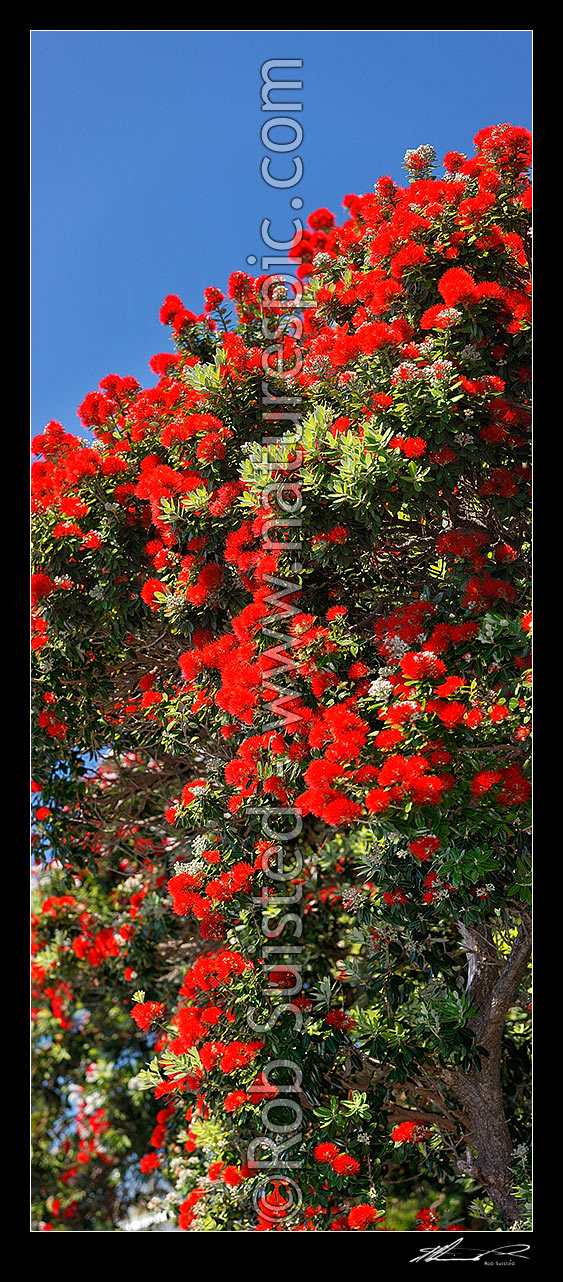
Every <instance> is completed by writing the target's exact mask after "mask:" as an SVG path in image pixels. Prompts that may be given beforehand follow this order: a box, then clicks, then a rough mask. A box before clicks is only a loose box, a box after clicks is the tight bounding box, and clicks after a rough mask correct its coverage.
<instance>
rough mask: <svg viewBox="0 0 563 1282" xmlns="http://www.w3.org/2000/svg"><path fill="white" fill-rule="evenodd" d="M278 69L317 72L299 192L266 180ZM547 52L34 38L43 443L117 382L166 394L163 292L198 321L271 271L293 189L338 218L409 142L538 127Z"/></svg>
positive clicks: (472, 35) (119, 34) (448, 146)
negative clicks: (50, 425)
mask: <svg viewBox="0 0 563 1282" xmlns="http://www.w3.org/2000/svg"><path fill="white" fill-rule="evenodd" d="M270 58H274V59H279V58H301V59H302V60H303V69H302V71H301V72H298V71H288V72H286V73H285V74H286V75H287V76H288V77H289V78H293V77H299V76H300V77H301V79H302V81H303V89H302V91H301V92H300V94H299V95H298V97H299V98H300V100H301V102H302V104H303V108H302V111H301V112H300V113H299V117H298V118H299V120H300V123H301V125H302V128H303V131H304V137H303V142H302V143H301V145H300V147H299V148H298V150H297V151H293V152H292V153H291V156H292V157H294V156H295V155H297V154H299V155H300V156H301V157H302V160H303V165H304V174H303V178H302V180H301V181H300V182H299V184H298V185H297V186H296V187H295V188H294V189H293V190H290V191H287V190H286V191H283V192H282V191H277V190H274V189H273V188H272V187H269V186H268V185H267V184H266V182H265V181H264V179H263V178H262V176H261V173H260V162H261V159H262V157H263V156H264V154H265V148H264V144H263V143H262V142H261V140H260V130H261V128H262V126H263V124H264V120H265V119H268V118H269V113H268V115H266V114H265V113H263V112H262V110H261V105H262V104H261V98H260V88H261V84H262V81H261V76H260V67H261V66H262V64H263V63H264V62H265V61H266V60H267V59H270ZM531 58H532V36H531V32H530V31H412V32H411V31H35V32H33V33H32V37H31V76H32V100H31V112H32V115H31V122H32V133H31V172H32V209H31V271H32V320H31V365H32V377H31V381H32V387H31V426H32V434H34V433H36V432H39V431H41V429H42V428H43V426H44V424H45V423H46V422H47V421H48V420H49V419H51V418H56V419H59V420H60V421H61V422H62V423H63V424H64V426H65V428H66V429H67V430H75V431H79V432H80V431H81V430H82V429H81V428H80V425H79V420H78V418H77V416H76V408H77V406H78V404H79V403H80V401H82V400H83V398H84V396H85V395H86V393H87V392H89V391H91V390H93V389H94V388H96V387H97V385H98V383H99V380H100V379H101V378H103V377H104V376H105V375H106V374H109V373H116V374H120V375H125V374H134V375H135V377H136V378H138V379H139V381H140V382H141V383H143V384H146V385H152V384H153V383H154V382H155V377H154V375H153V374H152V373H151V371H150V370H149V369H148V361H149V359H150V357H151V356H152V355H153V354H154V353H155V352H158V351H162V350H167V349H168V350H169V349H170V346H171V344H170V340H169V331H168V330H165V329H164V328H163V327H162V326H161V325H160V323H159V319H158V311H159V308H160V304H161V303H162V301H163V299H164V297H165V296H166V294H169V293H176V294H179V295H180V296H181V298H182V299H183V302H184V304H185V306H186V307H189V308H191V309H192V310H194V311H195V312H199V311H202V310H203V289H204V288H205V286H206V285H218V286H219V288H222V289H225V286H226V283H227V279H228V276H229V275H230V273H231V271H233V270H235V269H242V270H249V271H250V272H251V273H253V274H257V272H258V270H259V268H254V267H253V266H250V267H248V266H247V263H246V257H247V255H249V254H255V255H260V254H261V253H263V252H264V249H263V246H262V243H261V240H260V225H261V222H262V220H263V219H264V218H270V219H271V220H272V235H273V236H274V237H277V238H279V239H280V240H285V239H287V236H288V235H289V232H290V218H291V217H294V216H295V215H294V214H293V213H290V207H289V200H290V198H291V196H294V195H298V196H299V197H301V198H302V199H303V201H304V207H303V214H304V215H306V214H307V213H308V212H310V211H311V210H312V209H316V208H318V206H320V205H326V206H328V208H329V209H332V210H333V212H334V213H335V215H336V218H337V221H338V222H340V221H342V220H343V217H344V211H343V210H342V204H341V202H342V198H343V196H344V195H345V194H346V193H348V192H355V193H363V192H366V191H369V190H371V189H372V188H373V184H374V182H375V181H376V180H377V178H379V177H380V176H381V175H382V174H390V175H391V176H392V177H393V178H394V179H395V180H396V181H398V182H402V183H404V182H406V177H405V174H404V171H403V170H402V169H401V164H402V159H403V156H404V153H405V151H406V149H407V148H409V147H412V148H414V147H417V146H419V144H420V143H432V144H433V146H434V147H435V148H436V151H437V153H438V157H439V158H440V159H441V158H442V156H443V155H444V153H445V152H446V151H449V150H452V149H454V150H456V151H464V152H466V153H468V154H472V152H473V145H472V138H473V136H474V134H475V133H476V132H477V130H478V129H482V128H483V127H485V126H486V125H492V124H499V123H504V122H507V121H508V122H510V123H512V124H516V125H525V126H526V127H527V128H531ZM278 74H280V73H278ZM292 96H293V97H295V95H292ZM294 116H295V118H297V113H294ZM288 136H289V135H288V134H287V133H284V132H282V131H279V132H278V133H277V134H273V135H272V138H273V139H274V140H277V141H278V142H282V141H284V140H285V139H286V138H287V137H288ZM270 154H271V153H270ZM289 160H290V158H289V156H277V157H275V158H272V172H274V173H279V174H280V176H281V173H282V164H283V166H284V170H283V172H284V173H290V172H291V167H290V163H289ZM278 164H279V169H277V168H275V166H276V165H278Z"/></svg>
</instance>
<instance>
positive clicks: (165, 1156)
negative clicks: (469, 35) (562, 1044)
mask: <svg viewBox="0 0 563 1282" xmlns="http://www.w3.org/2000/svg"><path fill="white" fill-rule="evenodd" d="M475 148H476V150H475V155H474V157H473V158H471V159H467V158H466V157H465V156H464V155H461V154H459V153H457V152H450V153H449V154H448V155H447V156H446V157H445V159H444V173H443V177H438V176H436V172H437V171H436V164H435V156H434V151H433V149H432V148H431V147H428V146H425V147H419V148H418V149H417V150H416V151H413V152H408V153H407V156H406V157H405V170H406V179H405V186H404V187H403V186H397V185H396V184H395V182H393V181H392V179H391V178H389V177H383V178H381V179H379V181H378V182H377V183H376V185H375V189H374V190H373V191H372V192H369V193H368V194H366V195H363V196H352V195H350V196H346V197H345V200H344V206H345V209H346V211H347V217H346V220H345V221H344V222H343V223H342V225H341V226H336V225H335V220H334V216H333V214H331V213H330V212H329V211H328V210H326V209H318V210H317V211H316V212H315V213H313V214H311V216H310V217H309V220H308V227H307V228H306V229H303V230H302V231H301V232H300V234H299V235H298V237H297V239H296V242H295V245H294V247H293V250H292V257H293V259H294V262H295V271H294V272H287V273H284V275H278V276H274V277H272V276H262V277H258V278H257V279H255V278H251V277H249V276H247V275H246V274H245V273H243V272H238V271H236V272H234V273H233V275H232V276H231V278H230V281H229V286H228V298H226V297H225V296H224V295H223V293H222V292H221V291H220V290H219V289H216V288H215V287H212V288H209V289H207V290H206V291H205V307H204V310H203V312H202V313H201V314H195V313H193V312H191V311H189V310H188V309H187V308H186V307H185V306H184V304H183V302H182V301H181V299H180V298H179V297H176V296H169V297H168V298H167V299H166V300H165V302H164V304H163V307H162V309H161V320H162V322H163V323H164V324H165V325H167V326H169V327H170V329H171V332H172V338H173V344H172V345H173V350H172V351H167V352H163V353H160V354H158V355H156V356H153V358H152V360H151V361H150V367H151V370H152V371H153V374H154V375H155V378H156V381H155V382H154V384H153V386H150V387H148V388H142V387H141V386H140V385H139V384H138V382H137V381H136V380H135V379H134V378H131V377H119V376H117V375H115V374H111V375H109V376H108V377H107V378H104V379H103V380H102V382H101V383H100V385H99V390H98V391H95V392H91V393H89V394H88V395H87V396H86V399H85V400H84V402H83V404H82V405H81V407H80V411H79V413H80V417H81V421H82V423H83V424H84V427H85V429H87V435H86V436H84V437H77V436H74V435H72V434H70V433H68V432H66V431H65V430H64V429H63V427H62V426H61V425H60V424H59V423H57V422H54V421H53V422H50V423H49V424H48V425H47V427H46V428H45V430H44V432H43V434H42V435H40V436H38V437H37V438H36V439H35V440H34V442H33V450H34V453H35V455H36V456H37V458H36V461H35V462H34V464H33V496H34V497H33V508H34V571H35V572H34V574H33V577H32V594H33V611H32V620H33V643H32V644H33V655H34V667H35V671H34V699H35V707H34V714H33V731H34V739H35V747H34V779H33V784H32V789H33V792H34V802H35V805H36V808H35V814H34V838H33V841H34V846H33V849H34V861H35V874H36V883H37V889H36V892H35V900H36V902H35V903H34V917H33V927H34V958H33V1007H34V1010H33V1019H34V1038H35V1052H34V1063H35V1075H36V1083H35V1088H36V1093H35V1104H34V1130H35V1137H36V1155H35V1159H34V1180H35V1189H34V1225H35V1228H36V1229H39V1230H50V1231H53V1230H54V1231H77V1230H84V1229H101V1230H104V1229H105V1230H107V1229H108V1228H109V1229H111V1228H114V1229H118V1228H119V1225H120V1224H121V1223H122V1222H123V1219H124V1217H125V1215H126V1212H127V1208H128V1207H131V1206H135V1207H136V1208H138V1207H139V1206H142V1207H145V1208H147V1207H148V1210H149V1212H150V1213H152V1214H154V1213H155V1208H156V1210H157V1211H158V1212H166V1213H167V1214H168V1215H170V1216H171V1217H174V1215H175V1214H176V1216H177V1217H178V1220H179V1224H180V1226H181V1228H183V1229H186V1230H188V1231H190V1232H216V1231H241V1232H249V1231H250V1232H251V1231H269V1230H270V1231H286V1232H287V1231H292V1232H300V1231H302V1230H307V1231H311V1232H329V1231H340V1232H348V1231H381V1229H386V1228H389V1227H390V1226H391V1227H392V1223H391V1221H390V1220H389V1218H387V1219H386V1208H387V1207H388V1205H389V1199H390V1198H391V1197H393V1198H396V1197H399V1199H400V1198H401V1197H404V1196H406V1195H407V1194H408V1193H409V1191H410V1189H411V1188H412V1187H413V1183H414V1186H415V1187H418V1185H420V1184H421V1182H422V1184H423V1185H424V1181H426V1185H427V1186H429V1187H432V1188H433V1189H435V1190H438V1194H440V1191H442V1192H443V1191H444V1190H446V1191H447V1190H448V1189H453V1190H454V1191H455V1190H457V1191H458V1192H459V1193H460V1196H461V1195H463V1198H464V1199H465V1201H464V1203H463V1205H464V1206H465V1207H466V1208H467V1207H468V1206H469V1202H470V1200H471V1199H473V1210H472V1211H471V1213H470V1215H471V1216H472V1217H473V1218H472V1219H471V1224H470V1226H469V1227H471V1225H473V1226H475V1225H476V1224H477V1225H480V1226H481V1227H483V1226H489V1227H491V1226H492V1227H496V1228H505V1229H506V1228H510V1227H514V1226H515V1225H519V1226H522V1224H525V1223H526V1207H525V1193H526V1171H525V1169H524V1168H525V1166H526V1163H525V1155H526V1151H527V1150H526V1143H527V1138H528V1120H529V1119H528V1112H529V1103H528V1093H527V1089H526V1073H527V1045H528V1024H529V997H528V990H527V967H528V960H529V949H530V917H529V887H528V865H529V826H528V825H529V815H528V806H527V803H528V800H529V794H530V783H529V766H528V756H529V752H528V749H529V713H528V711H527V707H528V703H527V695H528V693H529V677H530V671H529V670H530V660H529V649H530V635H529V634H530V625H531V619H530V614H529V613H528V603H527V600H526V592H527V588H528V580H529V566H528V557H529V526H528V491H529V483H530V469H529V457H528V443H529V417H530V416H529V382H530V364H529V348H528V340H529V310H530V249H529V239H528V237H529V231H528V224H529V209H530V185H529V179H528V167H529V163H530V138H529V134H528V132H527V131H526V130H525V129H521V128H517V127H514V126H512V125H508V124H502V125H497V126H495V127H490V128H486V129H483V130H482V131H481V132H480V133H478V134H477V136H476V138H475ZM417 1182H418V1184H417ZM439 1200H440V1197H439V1196H438V1198H437V1200H436V1202H435V1205H434V1206H422V1207H421V1209H420V1210H419V1212H418V1216H417V1218H416V1220H413V1223H412V1224H411V1225H410V1227H418V1228H419V1229H420V1230H422V1231H428V1230H433V1229H436V1228H437V1227H446V1228H447V1227H453V1226H451V1225H450V1224H449V1223H448V1219H447V1217H446V1218H445V1219H444V1218H443V1217H442V1218H440V1217H439V1214H438V1211H437V1210H436V1207H437V1205H438V1202H439ZM465 1224H466V1225H467V1220H465Z"/></svg>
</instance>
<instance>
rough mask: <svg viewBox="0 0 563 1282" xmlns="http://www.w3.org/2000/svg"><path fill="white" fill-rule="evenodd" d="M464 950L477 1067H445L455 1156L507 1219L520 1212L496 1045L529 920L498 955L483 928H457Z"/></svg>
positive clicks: (522, 966) (520, 973)
mask: <svg viewBox="0 0 563 1282" xmlns="http://www.w3.org/2000/svg"><path fill="white" fill-rule="evenodd" d="M462 938H463V944H464V948H465V951H466V953H467V956H468V963H469V964H468V982H467V992H468V994H469V996H470V997H471V998H472V999H473V1003H474V1005H476V1006H477V1008H478V1012H479V1013H478V1015H477V1016H476V1017H475V1019H474V1021H473V1030H474V1034H475V1042H476V1045H478V1046H479V1047H481V1048H482V1050H483V1052H484V1053H483V1054H482V1056H481V1067H480V1068H479V1069H477V1068H472V1069H470V1070H469V1072H462V1071H461V1070H458V1069H454V1070H447V1072H446V1073H445V1074H444V1079H443V1080H444V1082H445V1084H446V1085H447V1086H448V1087H450V1088H451V1090H452V1091H453V1092H454V1094H455V1095H456V1097H457V1099H458V1100H459V1102H460V1104H461V1106H462V1108H463V1112H464V1115H465V1118H466V1119H467V1120H466V1136H465V1138H466V1141H467V1143H466V1150H465V1155H464V1156H463V1157H459V1158H458V1161H457V1165H458V1169H459V1171H460V1172H461V1173H462V1174H464V1175H469V1176H471V1178H472V1179H474V1180H476V1181H477V1182H478V1183H479V1184H480V1185H481V1186H482V1187H483V1188H484V1189H485V1191H486V1192H487V1193H488V1194H489V1197H490V1198H491V1200H492V1202H493V1204H494V1206H495V1207H496V1209H497V1210H498V1211H499V1213H500V1214H501V1215H502V1216H503V1218H504V1219H505V1220H506V1221H507V1222H508V1223H509V1224H511V1223H513V1222H514V1221H515V1220H517V1219H518V1216H519V1210H520V1208H519V1205H518V1202H517V1200H516V1198H515V1197H514V1196H513V1195H512V1193H511V1192H510V1173H509V1167H510V1162H511V1158H512V1147H513V1146H512V1139H511V1136H510V1131H509V1129H508V1124H507V1121H506V1115H505V1111H504V1103H503V1097H502V1085H501V1051H502V1035H503V1030H504V1024H505V1020H506V1016H507V1013H508V1011H509V1009H510V1007H511V1005H512V1004H513V1002H514V999H515V997H516V994H517V991H518V988H519V986H520V984H521V982H522V979H523V977H524V974H525V972H526V966H527V964H528V960H529V957H530V951H531V934H530V923H529V921H527V920H522V921H521V924H520V927H519V930H518V935H517V938H516V940H515V943H514V945H513V948H512V951H511V953H510V955H509V957H508V958H507V959H506V960H503V959H501V958H499V955H498V953H497V950H496V948H495V947H494V945H493V943H492V941H491V938H490V934H489V932H488V931H487V930H486V928H482V927H479V928H472V929H471V930H467V929H466V928H465V927H463V928H462Z"/></svg>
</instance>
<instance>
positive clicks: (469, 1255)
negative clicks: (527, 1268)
mask: <svg viewBox="0 0 563 1282" xmlns="http://www.w3.org/2000/svg"><path fill="white" fill-rule="evenodd" d="M462 1242H463V1238H462V1237H458V1238H456V1240H455V1242H451V1243H448V1244H447V1245H446V1246H435V1247H432V1246H423V1247H422V1249H421V1250H420V1251H419V1254H418V1255H414V1256H413V1258H412V1260H410V1263H411V1264H421V1263H424V1264H428V1263H429V1261H430V1260H446V1259H447V1260H470V1261H473V1262H475V1261H476V1260H484V1259H485V1256H486V1255H504V1256H524V1255H525V1254H526V1252H527V1251H529V1250H530V1246H529V1243H528V1242H507V1243H506V1244H505V1245H504V1246H496V1247H494V1248H493V1249H492V1250H491V1251H479V1250H477V1251H476V1250H475V1247H472V1246H461V1245H460V1244H461V1243H462Z"/></svg>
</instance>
